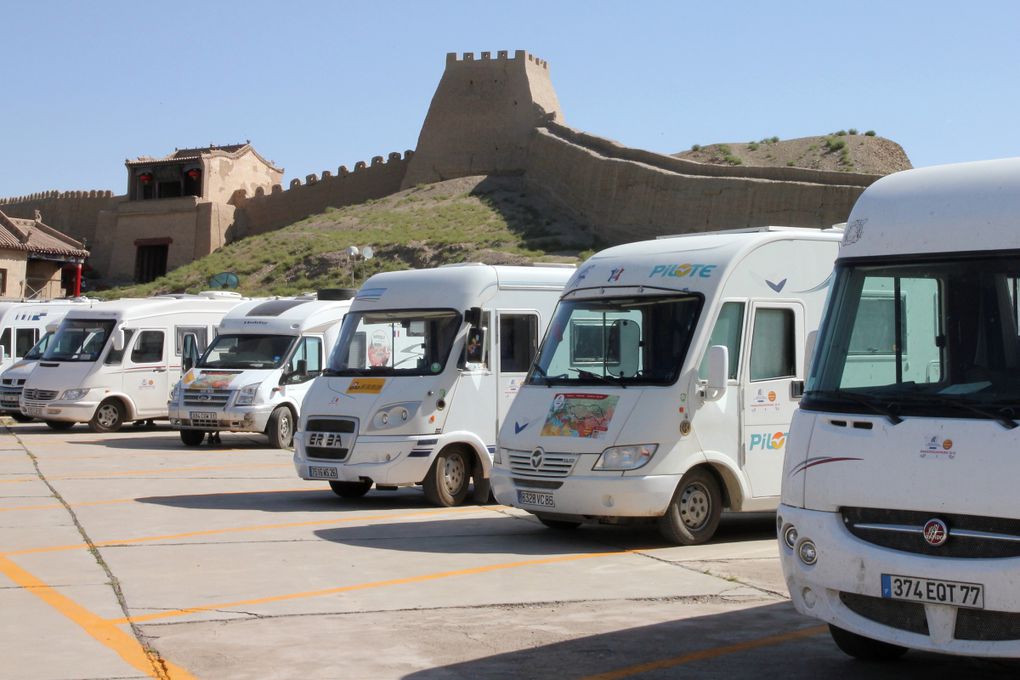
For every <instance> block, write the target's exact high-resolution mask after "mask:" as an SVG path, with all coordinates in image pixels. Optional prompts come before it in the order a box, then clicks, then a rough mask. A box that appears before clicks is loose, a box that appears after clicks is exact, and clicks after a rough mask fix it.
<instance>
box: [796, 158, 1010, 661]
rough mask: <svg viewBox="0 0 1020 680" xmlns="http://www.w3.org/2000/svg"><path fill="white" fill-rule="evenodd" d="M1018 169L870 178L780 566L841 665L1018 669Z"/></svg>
mask: <svg viewBox="0 0 1020 680" xmlns="http://www.w3.org/2000/svg"><path fill="white" fill-rule="evenodd" d="M1018 216H1020V158H1014V159H1008V160H999V161H987V162H980V163H965V164H960V165H947V166H941V167H930V168H921V169H917V170H907V171H905V172H900V173H896V174H894V175H890V176H888V177H885V178H883V179H880V180H878V181H877V182H876V183H874V184H873V185H871V186H870V187H869V188H868V189H866V190H865V191H864V193H863V194H862V195H861V197H860V198H859V199H858V200H857V203H856V205H855V206H854V208H853V211H852V212H851V214H850V219H849V222H848V224H847V228H846V234H845V236H844V239H843V245H842V247H841V248H840V252H839V258H838V260H837V262H836V273H835V278H834V283H833V289H832V294H831V299H830V301H829V305H828V309H827V311H826V317H825V319H826V320H825V322H824V323H823V326H822V328H821V330H820V331H819V336H818V342H817V351H816V352H815V355H816V357H815V360H814V362H813V364H812V367H811V373H810V376H809V378H808V381H807V386H806V393H805V395H804V399H803V401H802V404H801V409H800V411H799V412H798V413H797V415H796V417H795V419H794V422H793V425H792V428H791V432H790V442H791V444H790V447H789V449H788V451H787V455H786V465H785V470H784V476H783V497H782V504H781V505H780V507H779V513H778V517H777V523H778V525H779V537H780V557H781V561H782V565H783V571H784V573H785V576H786V582H787V586H788V587H789V589H790V596H791V598H792V600H793V603H794V605H795V606H796V607H797V609H798V611H800V612H802V613H804V614H807V615H808V616H812V617H815V618H817V619H821V620H822V621H824V622H827V623H828V624H829V627H830V631H831V633H832V637H833V638H834V640H835V641H836V643H837V644H838V645H839V647H840V648H841V649H842V650H843V651H844V652H846V653H848V654H850V655H852V656H856V657H861V658H866V659H889V658H894V657H897V656H899V655H900V654H902V653H903V652H905V651H906V649H907V648H913V649H923V650H929V651H934V652H945V653H949V654H961V655H968V656H996V657H1020V589H1018V588H1017V577H1018V575H1020V504H1018V503H1017V480H1016V477H1014V476H1013V471H1017V472H1020V458H1018V453H1020V428H1018V427H1017V426H1018V425H1020V330H1018V329H1020V323H1018V321H1020V295H1018V290H1020V230H1018V229H1017V220H1018Z"/></svg>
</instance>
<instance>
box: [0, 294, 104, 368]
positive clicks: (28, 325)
mask: <svg viewBox="0 0 1020 680" xmlns="http://www.w3.org/2000/svg"><path fill="white" fill-rule="evenodd" d="M95 302H96V300H92V299H90V298H75V299H70V300H51V301H48V302H15V303H8V304H4V305H0V369H3V368H6V367H8V366H10V365H12V364H13V363H14V362H16V361H18V360H19V359H21V358H22V357H24V356H25V354H26V353H27V352H28V351H29V350H31V349H32V348H33V347H34V346H35V344H36V343H37V342H39V338H40V337H41V336H42V335H43V334H44V333H45V329H46V327H47V326H49V325H51V324H53V323H54V322H55V321H56V322H58V323H59V321H60V320H61V319H62V318H64V315H65V314H67V312H69V311H70V310H72V309H87V308H88V307H89V306H90V305H92V304H93V303H95Z"/></svg>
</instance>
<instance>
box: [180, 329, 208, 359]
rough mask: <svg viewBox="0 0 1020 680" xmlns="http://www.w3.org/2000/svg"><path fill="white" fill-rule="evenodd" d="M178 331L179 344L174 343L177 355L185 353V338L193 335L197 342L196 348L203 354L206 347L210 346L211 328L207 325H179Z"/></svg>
mask: <svg viewBox="0 0 1020 680" xmlns="http://www.w3.org/2000/svg"><path fill="white" fill-rule="evenodd" d="M175 330H176V332H177V344H175V345H174V354H175V355H177V356H183V354H184V338H185V337H187V336H189V335H190V336H192V337H193V338H194V342H195V349H197V350H198V353H199V354H201V353H202V352H204V351H205V348H206V347H208V346H209V330H208V329H207V328H206V327H205V326H178V327H177V328H176V329H175Z"/></svg>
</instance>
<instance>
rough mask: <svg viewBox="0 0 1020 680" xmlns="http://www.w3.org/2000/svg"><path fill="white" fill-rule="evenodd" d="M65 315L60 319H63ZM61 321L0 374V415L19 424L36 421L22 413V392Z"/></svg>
mask: <svg viewBox="0 0 1020 680" xmlns="http://www.w3.org/2000/svg"><path fill="white" fill-rule="evenodd" d="M63 316H64V315H63V314H61V315H60V319H63ZM60 319H57V320H55V321H53V322H51V324H50V325H49V326H47V327H46V333H45V334H44V335H43V336H42V337H41V338H39V342H37V343H35V345H33V346H32V349H30V350H28V351H27V352H25V355H24V356H23V357H21V360H20V361H18V362H16V363H14V364H12V365H11V366H10V367H9V368H8V369H7V370H5V371H4V372H3V373H2V374H0V413H2V414H3V415H5V416H10V417H11V418H14V419H15V420H17V421H18V422H21V423H27V422H29V421H31V420H35V419H34V418H33V417H32V416H26V415H25V414H24V413H22V412H21V391H22V389H24V385H25V381H26V380H28V376H30V375H31V374H32V371H34V370H35V365H36V364H37V363H39V360H40V359H42V355H43V353H44V352H45V351H46V348H47V347H48V346H49V344H50V339H51V338H53V334H54V333H56V332H57V328H59V326H60Z"/></svg>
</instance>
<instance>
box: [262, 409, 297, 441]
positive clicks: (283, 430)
mask: <svg viewBox="0 0 1020 680" xmlns="http://www.w3.org/2000/svg"><path fill="white" fill-rule="evenodd" d="M266 437H268V438H269V446H270V447H271V448H274V449H289V448H290V445H291V443H292V442H293V441H294V414H293V413H291V412H290V409H289V408H287V407H286V406H280V407H279V408H277V409H276V410H275V411H273V415H271V416H269V424H268V425H266Z"/></svg>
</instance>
